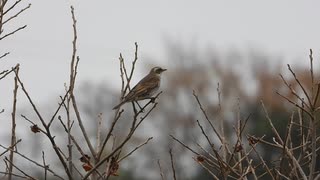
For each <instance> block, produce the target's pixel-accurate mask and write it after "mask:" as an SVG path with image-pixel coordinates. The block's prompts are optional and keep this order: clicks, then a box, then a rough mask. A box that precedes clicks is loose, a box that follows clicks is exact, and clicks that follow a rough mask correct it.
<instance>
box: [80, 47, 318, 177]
mask: <svg viewBox="0 0 320 180" xmlns="http://www.w3.org/2000/svg"><path fill="white" fill-rule="evenodd" d="M165 45H166V50H167V58H166V59H167V60H168V64H170V67H165V68H168V72H166V74H165V75H164V76H163V81H162V86H161V89H162V90H163V92H164V93H163V94H162V95H161V96H160V99H159V100H158V101H159V105H158V108H157V109H156V110H155V112H153V113H152V114H151V116H150V117H149V119H148V120H147V121H146V122H145V123H144V124H143V125H142V127H141V129H140V130H139V131H138V134H136V135H135V137H134V139H133V140H132V141H131V142H132V143H141V142H143V141H144V137H146V136H153V137H154V139H153V140H152V142H151V143H150V144H148V145H147V146H146V147H144V148H142V149H141V150H140V151H138V152H136V153H135V154H134V155H133V156H131V157H130V158H129V159H130V160H127V161H125V162H123V164H122V165H121V170H120V173H119V177H115V178H113V179H121V180H124V179H160V174H159V167H158V165H157V161H158V160H160V163H161V165H162V168H163V172H164V174H165V175H166V176H167V178H168V179H171V177H172V174H171V173H172V172H171V168H170V159H169V153H168V150H169V148H173V152H174V159H175V163H176V172H177V177H178V179H188V180H193V179H211V177H210V176H209V175H208V173H207V172H206V171H205V170H203V169H202V167H200V166H199V165H198V164H197V163H195V161H194V160H193V158H192V157H193V155H192V154H191V153H190V152H188V151H187V150H186V149H184V148H181V147H180V145H178V144H177V143H173V142H172V140H171V138H170V137H169V135H170V134H172V135H175V137H177V138H179V139H180V140H181V141H183V142H184V143H186V144H187V145H189V146H190V147H195V142H197V143H199V144H201V145H202V147H206V148H207V150H210V148H209V147H208V146H209V145H208V144H207V143H206V141H205V140H204V138H203V136H202V135H201V131H200V130H199V128H197V127H196V126H197V124H196V120H203V119H204V117H203V115H202V114H201V111H200V109H199V107H198V105H197V103H196V101H195V99H194V97H193V96H192V91H193V90H194V91H196V92H197V94H198V96H199V98H200V100H201V102H202V104H203V106H204V108H205V110H206V111H207V113H208V114H209V116H210V118H211V119H212V120H213V124H214V125H216V126H217V127H219V128H222V127H220V126H221V123H220V122H222V123H223V128H224V130H225V131H226V133H227V134H226V137H227V141H228V142H229V145H230V146H232V147H233V146H234V143H235V141H236V137H235V135H234V134H232V132H233V128H234V126H235V125H236V120H237V118H238V117H240V118H242V119H245V118H247V117H248V116H249V115H250V119H249V121H248V125H247V129H246V131H245V134H250V135H254V136H256V137H261V136H263V135H265V139H267V140H271V139H272V138H273V134H272V132H271V129H270V127H268V126H269V125H268V124H267V123H266V121H265V118H266V116H265V114H264V112H263V109H262V106H261V101H263V102H264V104H265V106H266V108H267V110H268V112H269V116H270V117H271V119H272V120H273V122H274V124H275V126H276V128H277V129H278V131H279V132H282V133H283V134H280V135H281V136H282V137H283V136H284V135H285V129H286V126H287V122H288V120H289V119H290V115H291V112H292V111H293V110H295V107H292V106H291V105H288V103H287V102H286V101H285V100H284V99H282V98H280V96H279V95H277V94H276V93H275V92H276V91H280V92H281V93H282V94H284V95H287V96H288V97H291V98H293V99H294V97H292V95H291V94H290V92H289V91H286V90H285V88H284V84H283V83H282V80H281V78H280V76H279V74H280V73H282V74H284V76H285V77H286V73H285V72H284V70H285V68H286V66H285V65H284V64H282V62H283V61H282V57H281V56H273V55H270V54H266V53H264V52H262V51H259V50H255V49H249V50H248V51H247V52H241V51H238V50H235V49H232V50H230V51H229V52H225V53H220V52H219V51H218V50H216V49H210V48H209V49H207V50H206V51H201V50H199V49H196V48H193V47H192V46H190V48H187V47H184V46H183V45H181V44H179V43H175V42H170V41H167V42H166V44H165ZM148 61H149V62H156V61H157V59H155V58H153V57H150V58H149V59H148ZM307 62H308V59H307V57H306V61H305V63H304V64H307ZM316 63H317V62H316ZM154 65H156V64H149V65H146V67H145V72H148V71H149V69H150V67H152V66H154ZM294 67H295V71H296V72H297V75H298V76H299V77H301V78H302V79H304V81H303V84H306V85H308V83H309V82H308V81H307V78H308V75H309V74H308V69H307V68H304V66H301V65H300V66H294ZM115 78H117V77H116V76H115ZM286 78H288V81H289V82H290V83H292V84H293V86H294V85H295V82H294V81H293V79H290V77H289V76H288V77H286ZM119 80H120V78H119ZM119 83H120V81H119ZM218 84H219V85H218ZM309 84H310V83H309ZM218 86H219V89H218ZM219 92H220V93H221V100H220V103H219V96H218V94H219ZM78 94H79V97H80V98H81V99H80V101H79V103H80V105H81V109H82V110H83V112H84V113H85V114H86V116H87V119H88V120H95V119H97V116H98V114H99V113H102V114H103V118H104V119H105V120H106V122H104V126H108V123H110V122H109V121H108V119H111V116H112V115H113V113H112V111H111V109H112V107H113V105H114V104H116V103H117V102H118V99H117V97H119V92H117V91H114V89H113V88H111V87H109V86H108V84H105V83H104V82H101V83H98V84H95V83H91V82H86V83H84V84H82V85H80V88H79V92H78ZM123 108H125V109H126V112H125V113H127V114H125V115H124V116H123V118H122V119H121V121H120V124H119V125H118V126H117V127H116V128H117V129H116V134H114V135H115V137H117V138H121V136H122V134H123V133H125V132H122V129H123V128H124V127H126V126H129V124H130V123H128V122H126V118H125V117H126V116H128V114H130V113H131V111H132V110H131V105H130V104H126V105H125V106H123ZM203 123H205V122H204V121H203ZM87 126H88V127H90V126H91V132H92V136H94V135H95V134H94V132H95V128H96V127H95V123H87ZM204 127H205V130H207V131H208V130H209V129H210V127H209V126H208V125H206V126H204ZM219 128H218V129H219ZM297 133H299V132H297ZM210 135H211V138H212V139H215V140H217V137H215V136H214V134H213V133H211V134H210ZM232 143H233V144H232ZM195 148H196V147H195ZM259 150H261V154H262V155H263V158H264V159H265V160H267V163H268V164H270V165H273V166H279V164H278V162H273V159H274V157H276V156H277V155H279V153H281V152H277V151H275V150H274V148H271V147H270V146H267V145H259ZM128 151H129V149H128ZM317 167H318V168H317V169H319V163H318V165H317ZM266 179H268V178H267V177H266Z"/></svg>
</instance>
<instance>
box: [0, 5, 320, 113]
mask: <svg viewBox="0 0 320 180" xmlns="http://www.w3.org/2000/svg"><path fill="white" fill-rule="evenodd" d="M29 2H31V1H28V0H24V4H25V5H27V4H28V3H29ZM31 3H32V7H31V9H29V10H28V11H27V12H26V13H25V14H22V15H21V17H20V18H18V19H16V20H15V21H14V22H13V23H12V24H10V27H9V28H14V27H18V25H24V24H27V25H28V27H27V29H25V30H24V31H22V32H19V33H18V34H16V35H14V36H12V37H11V38H8V39H7V40H5V41H1V43H0V51H1V54H2V53H4V52H6V51H11V55H10V56H8V57H7V58H6V59H5V60H2V61H1V69H5V68H9V67H11V66H14V65H15V64H16V63H20V64H21V75H22V80H23V81H24V82H25V85H26V87H27V88H28V89H29V91H30V93H31V96H32V97H33V98H34V99H35V100H36V102H37V103H38V104H40V103H43V102H45V101H46V100H47V98H49V97H53V96H58V95H60V94H59V93H60V92H62V90H63V83H64V82H67V79H68V73H69V62H70V57H71V52H72V51H71V50H72V49H71V48H72V44H71V42H72V38H73V35H72V21H71V13H70V5H74V6H75V13H76V18H77V20H78V37H79V41H78V55H79V56H80V58H81V60H80V66H79V76H78V82H82V81H86V80H90V81H95V82H104V81H105V82H106V83H110V82H113V83H114V82H119V81H118V80H119V72H118V61H117V60H118V56H119V53H120V52H122V53H123V55H124V57H125V58H126V59H128V60H131V59H130V58H132V57H133V53H134V42H138V44H139V55H140V56H139V57H140V63H139V64H138V67H137V71H138V72H139V73H140V74H139V73H138V75H140V76H141V75H142V74H141V73H145V71H144V65H145V64H147V63H148V62H146V60H145V58H144V57H156V58H157V59H159V60H161V61H159V62H158V63H159V65H162V66H165V67H166V68H168V69H170V61H174V59H171V60H167V59H165V57H166V54H165V46H164V38H170V39H172V40H173V41H177V42H180V43H182V44H183V43H186V44H190V43H192V42H196V43H197V45H198V47H199V48H205V47H207V46H213V47H215V48H217V49H220V50H222V51H223V50H227V49H229V48H238V49H240V50H246V49H247V48H251V47H255V48H259V49H261V50H265V51H266V52H268V53H271V54H278V55H282V56H284V57H286V58H287V59H289V60H290V59H294V58H303V59H305V58H307V55H308V49H309V48H313V49H314V50H315V51H316V52H319V50H320V41H319V39H320V24H319V18H320V11H319V7H320V2H319V1H293V0H290V1H289V0H288V1H276V0H268V1H264V2H262V1H253V0H250V1H249V0H242V1H232V2H231V1H228V2H226V1H215V0H210V1H209V0H208V1H204V0H203V1H202V0H197V1H187V0H180V1H173V0H161V1H150V0H136V1H132V0H128V1H107V0H99V1H98V0H97V1H84V0H83V1H81V0H77V1H76V0H74V1H66V0H55V1H52V0H32V2H31ZM20 7H22V6H20ZM135 78H136V79H135V81H137V80H138V79H139V78H140V77H135ZM0 83H1V84H0V92H1V93H0V99H1V104H0V108H9V110H10V108H11V105H10V104H6V103H7V102H9V101H5V100H6V99H11V97H12V88H13V87H12V85H13V82H12V80H11V79H7V80H3V81H0ZM111 86H113V87H115V88H119V87H120V83H114V84H111ZM21 101H22V100H21ZM3 103H4V104H3ZM10 111H11V110H10ZM8 113H9V112H8Z"/></svg>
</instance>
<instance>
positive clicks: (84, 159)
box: [80, 154, 90, 164]
mask: <svg viewBox="0 0 320 180" xmlns="http://www.w3.org/2000/svg"><path fill="white" fill-rule="evenodd" d="M80 161H81V162H83V163H89V164H90V156H89V155H87V154H85V155H83V156H82V157H81V158H80Z"/></svg>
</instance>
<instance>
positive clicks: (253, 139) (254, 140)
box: [248, 136, 259, 145]
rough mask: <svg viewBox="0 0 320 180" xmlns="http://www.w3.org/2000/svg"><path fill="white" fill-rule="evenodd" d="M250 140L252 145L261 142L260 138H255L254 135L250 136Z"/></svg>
mask: <svg viewBox="0 0 320 180" xmlns="http://www.w3.org/2000/svg"><path fill="white" fill-rule="evenodd" d="M248 141H249V143H250V145H254V144H257V143H258V142H259V139H257V138H255V137H253V136H250V137H249V138H248Z"/></svg>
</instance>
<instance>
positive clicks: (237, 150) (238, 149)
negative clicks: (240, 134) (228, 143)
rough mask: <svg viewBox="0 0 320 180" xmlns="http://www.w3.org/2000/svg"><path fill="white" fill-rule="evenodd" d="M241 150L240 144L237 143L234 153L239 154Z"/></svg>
mask: <svg viewBox="0 0 320 180" xmlns="http://www.w3.org/2000/svg"><path fill="white" fill-rule="evenodd" d="M242 149H243V147H242V145H241V144H240V143H237V145H236V147H235V148H234V150H235V152H240V151H241V150H242Z"/></svg>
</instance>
